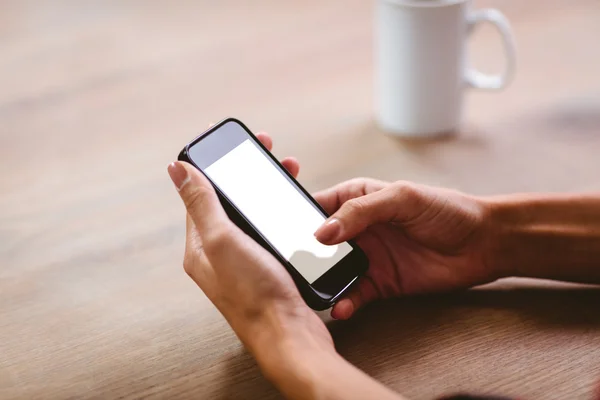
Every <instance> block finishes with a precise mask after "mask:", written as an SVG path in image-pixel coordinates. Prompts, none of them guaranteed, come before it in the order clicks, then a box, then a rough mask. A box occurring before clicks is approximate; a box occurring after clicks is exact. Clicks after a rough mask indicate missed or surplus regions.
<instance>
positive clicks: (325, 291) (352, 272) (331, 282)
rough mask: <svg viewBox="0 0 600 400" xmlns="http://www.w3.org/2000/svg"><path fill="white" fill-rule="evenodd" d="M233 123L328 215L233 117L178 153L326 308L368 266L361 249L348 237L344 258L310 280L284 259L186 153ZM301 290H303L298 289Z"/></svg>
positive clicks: (315, 205) (215, 126) (325, 215)
mask: <svg viewBox="0 0 600 400" xmlns="http://www.w3.org/2000/svg"><path fill="white" fill-rule="evenodd" d="M231 122H233V123H236V124H238V125H239V126H241V127H242V128H243V129H244V131H245V132H246V134H247V135H248V137H249V138H250V139H251V140H253V141H254V143H255V144H256V145H257V146H259V147H260V148H261V149H262V151H263V153H264V154H265V155H266V156H267V157H269V158H270V159H271V161H272V162H273V163H274V164H275V165H276V167H277V168H278V169H279V170H280V171H281V173H283V174H285V176H286V177H287V179H288V180H289V181H290V182H291V183H292V184H293V185H294V186H295V187H296V188H297V189H298V190H300V191H301V192H302V193H303V194H304V196H305V198H306V199H307V200H308V201H310V202H311V203H312V204H313V206H314V207H315V208H316V209H317V210H319V212H320V213H321V214H322V215H323V216H324V217H325V218H327V217H329V215H328V214H327V212H326V211H325V210H324V209H323V208H322V207H321V205H320V204H319V203H318V202H317V201H316V200H315V199H314V198H313V197H312V196H311V195H310V193H308V192H307V191H306V189H304V187H302V185H301V184H300V183H299V182H298V181H297V180H296V179H295V178H294V177H293V176H292V175H291V174H290V173H289V172H288V171H287V169H286V168H285V167H284V166H283V165H281V163H279V161H278V160H277V159H276V158H275V157H274V156H273V154H272V153H271V152H270V151H269V150H268V149H267V148H266V147H265V146H264V145H263V144H262V143H261V142H260V140H258V138H257V137H256V136H255V135H254V134H253V133H252V131H251V130H250V129H248V127H247V126H246V125H245V124H244V123H243V122H241V121H240V120H238V119H236V118H225V119H223V120H222V121H220V122H218V123H217V124H215V125H213V126H211V127H210V128H209V129H207V130H206V131H205V132H203V133H202V134H200V135H198V136H197V137H196V138H195V139H194V140H192V141H190V142H189V143H188V144H187V145H186V146H185V147H184V149H183V150H182V152H181V154H182V155H184V156H185V157H184V158H185V161H187V162H189V163H191V164H192V165H193V166H194V167H196V168H197V169H198V170H199V171H200V172H202V173H203V174H204V175H205V176H206V177H207V179H208V180H209V181H210V182H211V184H212V185H213V187H214V188H215V190H216V191H217V193H218V195H219V197H221V198H222V199H225V200H226V201H227V202H228V205H229V206H230V207H231V208H232V209H234V210H235V212H237V213H238V214H239V216H240V217H241V218H242V219H243V220H244V221H245V222H246V223H247V224H248V226H250V227H251V228H252V229H253V230H254V232H255V233H256V234H257V235H258V236H259V237H260V238H261V239H262V240H263V241H264V243H265V244H266V245H267V246H269V247H270V249H269V250H270V252H271V254H273V255H274V256H275V257H276V258H277V259H278V260H279V262H281V263H282V264H283V265H284V266H285V267H286V268H287V269H288V271H290V273H292V276H293V278H294V280H295V281H296V284H302V285H304V286H306V287H308V288H310V291H311V292H312V293H313V294H314V295H316V296H317V297H318V299H319V300H320V301H319V303H321V304H319V305H315V304H312V305H311V307H313V308H317V309H323V308H327V307H328V306H330V305H332V304H333V303H334V302H335V301H336V300H337V299H338V298H339V297H340V296H341V295H342V294H343V293H345V292H346V291H347V290H348V288H349V287H350V286H351V285H352V284H353V283H354V282H355V281H356V280H357V279H358V278H359V277H360V275H362V274H363V273H364V272H365V271H366V270H367V268H368V260H367V257H366V255H365V254H364V252H363V251H362V249H361V248H360V247H359V246H358V245H357V244H356V243H355V242H354V241H352V240H349V241H347V243H348V244H349V245H350V246H351V247H352V251H351V252H350V253H348V254H347V255H346V256H345V257H344V258H343V259H341V260H340V261H338V262H337V263H336V264H335V265H334V266H333V267H331V268H330V269H329V270H327V272H325V273H324V274H323V275H321V276H320V277H319V278H318V279H317V280H316V281H315V282H313V283H312V284H311V283H310V282H308V281H307V280H306V279H305V278H304V276H303V275H302V274H300V272H299V271H298V270H297V269H296V268H295V267H294V266H293V265H292V264H291V263H290V262H289V261H288V260H286V259H285V258H284V257H283V256H282V255H281V254H280V253H279V252H278V251H277V249H276V248H275V247H274V246H273V245H272V244H271V242H270V241H269V240H268V239H267V238H266V237H264V236H263V235H262V233H261V232H260V231H259V230H258V229H257V228H256V227H255V226H254V225H253V224H252V222H251V221H250V220H248V219H247V218H246V216H245V215H244V214H243V213H242V212H241V211H240V210H239V209H238V208H237V207H236V206H235V204H234V203H233V202H232V201H231V200H230V199H229V198H228V197H227V195H226V194H225V193H223V192H222V191H221V189H220V188H219V187H218V185H216V184H215V183H214V182H213V181H212V180H211V179H210V177H208V176H207V175H206V174H205V173H204V171H202V169H201V168H200V167H198V165H196V163H194V161H193V160H192V159H191V157H189V150H190V148H192V147H193V146H195V145H196V144H197V143H199V142H200V141H202V140H203V139H205V138H206V137H208V136H209V135H211V134H212V133H214V132H217V131H218V130H219V128H220V127H222V126H223V125H225V124H227V123H231ZM301 292H303V291H302V290H301ZM303 294H305V293H304V292H303ZM311 297H312V296H311Z"/></svg>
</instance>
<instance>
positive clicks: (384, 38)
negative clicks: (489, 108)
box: [375, 0, 515, 136]
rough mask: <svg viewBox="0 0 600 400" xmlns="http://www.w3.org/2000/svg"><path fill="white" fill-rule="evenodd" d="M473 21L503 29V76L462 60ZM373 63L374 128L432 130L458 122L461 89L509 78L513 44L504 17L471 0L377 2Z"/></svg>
mask: <svg viewBox="0 0 600 400" xmlns="http://www.w3.org/2000/svg"><path fill="white" fill-rule="evenodd" d="M479 22H490V23H492V24H493V25H494V26H496V28H498V31H499V32H500V34H501V35H502V39H503V42H504V48H505V52H506V59H507V62H506V67H505V70H504V73H503V74H502V75H485V74H483V73H481V72H478V71H476V70H474V69H471V68H469V67H468V65H467V64H468V63H467V54H466V53H467V46H466V41H467V39H468V36H469V35H470V33H471V32H472V31H473V28H474V26H475V25H476V24H478V23H479ZM375 65H376V67H375V68H376V70H375V71H376V77H375V80H376V85H375V92H376V94H375V99H376V103H377V104H376V119H377V122H378V124H379V126H380V127H381V128H382V129H383V130H385V131H387V132H389V133H392V134H396V135H399V136H432V135H437V134H442V133H447V132H453V131H456V130H457V129H458V128H459V126H460V122H461V114H462V104H463V92H464V89H465V87H467V88H469V87H470V88H478V89H490V90H498V89H502V88H504V87H505V86H506V85H507V84H508V83H509V82H510V80H511V79H512V77H513V74H514V71H515V45H514V39H513V36H512V33H511V30H510V25H509V23H508V21H507V19H506V18H505V17H504V15H502V14H501V13H500V12H499V11H498V10H494V9H482V10H476V11H472V10H471V9H470V1H469V0H378V1H377V10H376V20H375Z"/></svg>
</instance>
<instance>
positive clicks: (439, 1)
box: [379, 0, 470, 8]
mask: <svg viewBox="0 0 600 400" xmlns="http://www.w3.org/2000/svg"><path fill="white" fill-rule="evenodd" d="M379 1H381V2H382V3H388V4H391V5H394V6H402V7H413V8H435V7H446V6H453V5H457V4H462V3H467V2H468V1H470V0H379Z"/></svg>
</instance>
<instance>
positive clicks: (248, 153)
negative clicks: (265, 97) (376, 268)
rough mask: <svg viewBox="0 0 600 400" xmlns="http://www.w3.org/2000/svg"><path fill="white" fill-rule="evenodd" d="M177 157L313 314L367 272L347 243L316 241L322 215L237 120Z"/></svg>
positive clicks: (215, 128) (224, 123)
mask: <svg viewBox="0 0 600 400" xmlns="http://www.w3.org/2000/svg"><path fill="white" fill-rule="evenodd" d="M178 159H179V160H181V161H186V162H188V163H190V164H192V165H193V166H195V167H196V168H198V169H199V170H200V171H201V172H202V173H203V174H204V175H205V176H206V177H207V178H208V179H209V181H210V182H211V183H212V185H213V186H214V188H215V191H216V192H217V195H218V196H219V200H220V201H221V204H222V205H223V208H224V209H225V211H226V212H227V215H228V216H229V218H230V219H231V220H232V221H233V222H234V223H235V224H236V225H237V226H239V227H240V228H241V229H242V230H243V231H244V232H245V233H246V234H248V235H249V236H250V237H251V238H252V239H254V240H255V241H256V242H258V243H259V244H260V245H261V246H263V247H264V248H265V249H266V250H268V251H269V252H270V253H271V254H272V255H273V256H275V257H276V258H277V259H278V260H279V261H280V262H281V264H282V265H283V266H284V267H285V268H286V269H287V270H288V272H289V273H290V274H291V276H292V278H293V279H294V282H295V283H296V286H297V287H298V289H299V291H300V293H301V295H302V297H303V298H304V301H305V302H306V303H307V304H308V306H309V307H311V308H312V309H314V310H325V309H327V308H329V307H331V306H332V305H333V304H334V303H335V301H336V300H337V299H339V298H340V296H342V295H343V294H344V293H345V292H346V291H347V290H348V289H349V288H350V287H351V285H352V284H353V283H354V282H356V281H357V280H358V278H359V277H360V276H361V275H362V274H363V273H364V272H365V271H366V270H367V268H368V259H367V257H366V256H365V254H364V252H363V251H362V250H361V249H360V247H358V246H357V245H356V244H355V243H354V242H353V241H348V242H343V243H340V244H337V245H333V246H328V245H324V244H322V243H320V242H319V241H318V240H317V239H316V238H315V236H314V232H315V231H316V230H317V228H318V227H319V226H321V224H323V222H325V220H326V218H327V217H328V215H327V214H326V213H325V211H324V210H323V209H322V208H321V206H320V205H319V204H318V203H317V202H316V201H315V200H314V199H313V198H312V197H311V195H310V194H309V193H308V192H307V191H306V190H304V188H303V187H302V186H300V184H299V183H298V182H297V181H296V179H294V177H292V176H291V175H290V174H289V173H288V172H287V170H286V169H285V168H284V167H283V166H282V165H281V164H280V163H279V162H278V161H277V159H276V158H275V157H273V155H272V154H271V153H270V152H269V151H268V150H267V149H266V148H265V147H264V146H263V145H262V143H260V141H259V140H258V139H257V138H256V137H255V136H254V135H253V134H252V132H250V130H249V129H248V128H247V127H246V126H245V125H244V124H243V123H242V122H240V121H238V120H237V119H234V118H228V119H225V120H223V121H221V122H219V123H218V124H216V125H214V126H212V127H211V128H210V129H209V130H207V131H206V132H204V133H203V134H201V135H200V136H198V137H197V138H196V139H194V140H193V141H191V142H190V143H188V144H187V145H186V146H185V147H184V148H183V150H182V151H181V152H180V153H179V157H178Z"/></svg>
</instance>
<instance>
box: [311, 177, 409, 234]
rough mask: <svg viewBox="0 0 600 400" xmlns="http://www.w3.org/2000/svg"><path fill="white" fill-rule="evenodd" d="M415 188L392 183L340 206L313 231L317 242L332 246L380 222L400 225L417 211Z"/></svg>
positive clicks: (406, 184) (407, 184) (404, 184)
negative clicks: (392, 222)
mask: <svg viewBox="0 0 600 400" xmlns="http://www.w3.org/2000/svg"><path fill="white" fill-rule="evenodd" d="M418 197H419V194H418V192H417V189H416V188H415V187H414V186H413V185H411V184H409V183H400V182H399V183H395V184H393V185H390V186H388V187H387V188H385V189H382V190H379V191H377V192H374V193H370V194H367V195H365V196H362V197H356V198H354V199H351V200H348V201H346V202H345V203H343V204H342V206H341V207H340V208H339V210H338V211H336V212H335V213H334V214H333V215H332V216H331V217H329V218H328V220H327V221H325V223H324V224H323V225H322V226H321V227H320V228H319V229H317V231H316V232H315V236H316V237H317V240H319V241H320V242H322V243H324V244H335V243H339V242H342V241H344V240H348V239H352V238H354V237H356V236H357V235H358V234H359V233H361V232H363V231H364V230H365V229H366V228H368V227H369V226H371V225H374V224H377V223H381V222H389V221H394V222H399V223H402V222H404V221H405V220H406V219H407V218H409V217H410V216H411V215H413V214H414V213H415V212H418V211H417V210H416V209H415V208H416V207H415V206H416V202H415V200H417V199H418Z"/></svg>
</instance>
